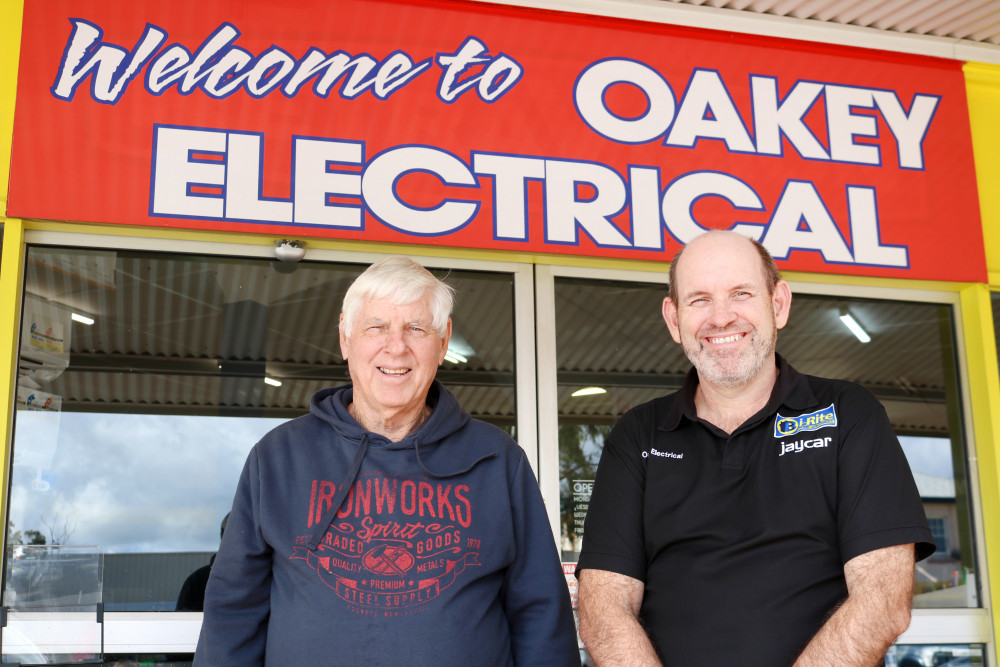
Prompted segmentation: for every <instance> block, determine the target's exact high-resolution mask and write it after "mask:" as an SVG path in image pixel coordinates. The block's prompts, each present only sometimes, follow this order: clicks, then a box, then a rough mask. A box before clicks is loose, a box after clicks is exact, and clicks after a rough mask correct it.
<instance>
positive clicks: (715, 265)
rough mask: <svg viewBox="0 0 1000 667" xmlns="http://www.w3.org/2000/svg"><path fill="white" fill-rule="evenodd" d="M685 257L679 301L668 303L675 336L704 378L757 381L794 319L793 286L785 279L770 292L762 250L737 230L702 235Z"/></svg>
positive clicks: (726, 382) (733, 383)
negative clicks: (790, 288)
mask: <svg viewBox="0 0 1000 667" xmlns="http://www.w3.org/2000/svg"><path fill="white" fill-rule="evenodd" d="M679 262H680V264H679V265H678V267H677V274H676V280H677V283H678V284H677V285H676V288H677V303H674V302H673V301H671V300H670V299H669V298H668V299H666V300H665V301H664V305H663V317H664V319H665V320H666V322H667V326H668V327H669V329H670V334H671V336H672V337H673V339H674V340H675V341H676V342H678V343H680V344H681V346H682V347H683V348H684V353H685V354H687V357H688V359H690V360H691V363H692V364H694V367H695V368H696V369H697V370H698V374H699V376H700V378H701V381H702V382H708V383H711V384H716V385H719V386H723V387H739V386H742V385H745V384H747V383H749V382H751V381H752V380H754V379H755V378H756V377H758V375H759V374H760V372H761V369H763V368H764V367H765V365H766V364H768V363H771V364H773V363H774V347H775V343H776V341H777V333H778V329H780V328H781V327H783V326H785V323H786V322H787V321H788V305H789V301H790V298H791V295H790V292H789V291H788V288H787V285H785V283H784V282H782V281H779V284H778V285H777V287H776V288H775V291H774V293H773V294H769V293H768V286H767V283H766V279H765V275H764V269H763V265H762V263H761V259H760V255H759V254H758V253H757V250H756V249H755V248H754V247H753V245H751V244H750V242H749V241H747V240H746V239H745V238H742V237H740V236H738V235H737V234H732V233H722V234H720V233H712V234H706V235H703V236H700V237H698V238H697V239H695V240H694V241H692V242H691V243H690V244H688V246H687V247H686V248H685V249H684V252H683V254H682V255H681V258H680V260H679ZM786 295H787V298H786Z"/></svg>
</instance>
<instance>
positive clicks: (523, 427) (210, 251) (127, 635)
mask: <svg viewBox="0 0 1000 667" xmlns="http://www.w3.org/2000/svg"><path fill="white" fill-rule="evenodd" d="M235 238H236V237H234V239H235ZM244 238H254V239H257V238H258V237H249V236H246V237H244ZM264 241H265V242H266V243H267V245H264V244H263V243H261V242H258V243H243V242H239V241H219V240H187V239H164V238H155V239H150V238H144V237H142V236H138V235H136V236H127V235H121V236H119V235H111V234H90V233H81V232H66V231H55V230H50V229H44V230H26V231H25V235H24V245H23V251H24V256H25V257H26V256H27V251H28V250H29V249H30V248H31V247H32V246H49V247H59V246H62V247H67V248H69V247H72V248H81V249H93V250H109V249H110V250H123V251H124V250H127V251H136V252H150V253H163V254H173V253H179V254H189V255H190V254H194V255H202V256H206V257H219V258H245V259H270V260H274V259H275V256H274V247H273V245H270V242H271V241H270V239H264ZM380 250H382V248H380ZM414 250H415V249H413V248H410V247H408V246H406V247H399V248H392V247H387V248H385V249H384V251H381V252H376V251H372V250H370V249H365V248H361V249H359V250H349V251H348V250H339V249H329V248H323V247H314V248H309V251H308V257H309V260H310V261H314V262H329V263H350V264H370V263H373V262H375V261H377V260H379V259H382V258H384V257H386V256H389V255H393V254H407V255H410V256H411V257H413V258H414V259H416V260H417V261H419V262H420V263H421V264H423V265H425V266H427V267H428V268H430V269H431V270H435V271H447V270H448V269H455V270H468V271H478V272H492V273H503V274H506V275H509V276H511V277H512V283H513V294H512V299H513V313H512V315H513V317H514V330H513V331H512V332H511V335H512V336H514V345H515V351H514V354H515V359H514V367H515V369H514V372H515V385H514V391H515V405H516V411H517V414H516V424H517V434H518V444H519V445H520V446H521V448H522V449H524V451H525V454H526V455H527V457H528V460H529V462H530V464H531V466H532V469H533V470H534V471H535V474H536V477H537V474H538V470H539V467H538V466H539V457H538V440H537V434H538V427H537V409H536V388H535V381H534V377H535V354H534V350H533V348H532V346H531V345H530V344H526V343H530V340H531V338H532V337H533V336H534V330H535V322H534V317H535V307H534V294H533V291H534V272H533V269H532V265H531V264H528V263H523V262H510V261H497V260H494V259H488V260H482V259H475V258H467V257H461V258H460V257H449V256H443V255H434V254H425V253H421V252H413V251H414ZM18 284H19V287H20V289H21V299H22V300H23V298H24V284H23V282H19V283H18ZM335 307H336V306H335ZM22 316H23V313H20V312H19V313H18V320H20V317H22ZM19 332H20V327H19V326H18V327H17V334H16V335H19ZM18 343H19V341H18ZM13 384H14V381H13V380H12V386H13ZM5 464H6V465H7V466H8V467H9V466H10V465H11V464H12V459H9V458H8V460H7V461H6V462H5ZM3 502H4V508H3V509H4V513H5V514H6V513H7V510H8V504H9V502H10V494H9V492H5V493H4V495H3ZM556 502H557V503H558V497H557V499H556ZM202 617H203V613H202V612H169V613H162V612H135V611H122V612H103V613H101V612H99V611H80V612H66V611H61V612H44V611H15V610H10V611H9V612H8V621H9V623H8V626H7V627H9V628H16V629H17V630H18V632H20V633H21V634H23V635H25V637H26V638H27V639H29V640H31V641H32V643H33V644H34V646H35V648H36V649H37V650H38V652H41V653H43V654H45V653H53V654H55V653H71V652H77V651H78V650H79V649H80V648H83V649H84V650H91V649H93V648H94V647H98V646H99V647H100V652H101V653H103V654H104V655H109V654H117V653H132V654H142V653H164V652H166V653H193V652H194V650H195V647H196V646H197V642H198V635H199V632H200V629H201V622H202ZM5 629H6V628H4V629H0V632H3V630H5ZM70 640H72V641H74V642H75V641H77V640H79V641H78V643H74V644H70V643H68V641H70ZM0 646H3V647H4V651H6V650H7V647H8V642H7V641H4V640H3V639H2V638H0ZM74 647H76V648H74Z"/></svg>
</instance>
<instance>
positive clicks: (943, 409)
mask: <svg viewBox="0 0 1000 667" xmlns="http://www.w3.org/2000/svg"><path fill="white" fill-rule="evenodd" d="M665 293H666V286H665V285H660V284H640V283H628V282H612V281H594V280H585V279H575V278H556V282H555V303H556V347H557V364H558V394H559V462H560V475H561V479H560V491H561V493H560V517H561V520H560V524H561V547H562V552H563V560H564V561H567V562H574V561H576V560H577V558H578V556H579V550H580V546H581V542H582V536H583V518H584V516H585V515H586V510H587V504H588V502H589V498H590V488H591V484H592V483H593V479H594V473H595V471H596V468H597V463H598V460H599V458H600V453H601V449H602V446H603V442H604V438H605V437H606V436H607V434H608V432H609V431H610V428H611V426H612V425H613V424H614V423H615V421H616V420H617V419H618V418H619V417H620V416H621V415H622V414H623V413H624V412H625V411H626V410H628V409H629V408H631V407H633V406H635V405H639V404H640V403H643V402H646V401H649V400H651V399H653V398H655V397H658V396H662V395H664V394H667V393H670V392H672V391H674V390H676V389H678V388H679V387H680V385H681V383H682V382H683V379H684V376H685V373H686V372H687V370H688V369H689V368H690V363H689V362H688V360H687V358H686V357H685V356H684V353H683V351H682V350H681V348H680V346H679V345H676V344H675V343H674V342H673V341H672V340H671V338H670V335H669V332H668V331H667V328H666V325H665V324H664V322H663V319H662V317H661V315H660V312H661V304H662V300H663V297H664V296H665ZM845 313H850V314H851V315H852V316H853V317H854V318H855V320H856V321H857V322H859V323H860V324H861V326H862V327H863V328H864V329H865V330H866V331H867V333H868V335H869V336H870V341H869V342H866V343H862V342H861V340H860V339H859V338H858V337H856V336H855V334H853V333H852V332H851V331H849V330H848V328H846V327H845V326H844V324H842V322H841V319H840V316H841V315H842V314H845ZM778 352H779V353H780V354H781V355H783V356H784V357H785V358H786V359H787V360H788V361H789V362H790V363H791V364H792V365H793V366H795V367H796V368H797V369H798V370H799V371H800V372H803V373H807V374H811V375H818V376H823V377H829V378H839V379H845V380H851V381H853V382H856V383H859V384H861V385H862V386H864V387H866V388H867V389H869V390H870V391H871V392H872V393H873V394H875V396H876V397H877V398H878V399H879V400H880V401H881V402H882V404H883V405H884V406H885V408H886V411H887V412H888V414H889V418H890V420H891V422H892V425H893V428H894V430H895V432H896V434H897V435H898V436H899V439H900V441H901V443H902V446H903V450H904V452H905V453H906V456H907V459H908V461H909V462H910V466H911V469H912V471H913V474H914V477H915V479H916V482H917V486H918V489H919V490H920V493H921V497H922V498H923V501H924V508H925V511H926V513H927V516H928V518H929V519H930V523H931V526H932V529H933V530H934V531H935V532H934V535H935V538H936V539H937V540H938V544H939V549H938V552H937V553H935V554H934V555H933V556H932V557H931V558H929V559H927V560H925V561H922V562H921V563H920V564H919V565H918V567H917V571H916V581H915V583H916V597H915V599H914V606H915V607H974V606H978V605H979V598H978V587H977V583H976V577H975V559H974V557H973V554H974V550H973V541H972V531H971V528H970V526H971V521H970V515H969V506H970V503H969V498H968V495H967V489H968V469H967V466H966V456H965V444H964V436H963V429H962V424H961V418H960V409H959V408H960V397H959V392H958V378H957V370H956V357H955V347H954V333H953V316H952V311H951V308H950V306H944V305H938V304H928V303H907V302H897V301H883V300H870V299H854V298H841V297H829V296H816V295H810V294H802V293H796V294H795V298H794V299H793V302H792V309H791V318H790V320H789V322H788V325H787V326H786V327H785V328H784V329H783V330H782V331H780V332H779V334H778Z"/></svg>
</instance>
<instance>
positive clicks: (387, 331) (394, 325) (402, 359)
mask: <svg viewBox="0 0 1000 667" xmlns="http://www.w3.org/2000/svg"><path fill="white" fill-rule="evenodd" d="M431 323H432V314H431V308H430V306H429V304H428V299H427V297H426V296H424V297H423V298H421V299H420V300H418V301H415V302H413V303H410V304H406V305H397V304H393V303H389V302H388V301H385V300H369V301H366V302H365V303H364V304H363V305H362V307H361V309H360V311H359V312H358V314H357V317H355V319H354V330H353V331H351V332H350V334H351V335H350V336H347V335H346V334H345V332H343V331H342V332H341V334H340V351H341V354H342V355H343V356H344V358H345V359H346V360H347V367H348V369H349V370H350V373H351V381H352V382H353V384H354V399H353V400H354V402H355V404H357V407H358V408H359V409H360V410H362V411H363V412H364V413H365V414H368V415H372V416H378V417H379V418H381V419H384V420H389V419H393V418H400V417H401V418H406V417H407V416H410V415H417V414H419V413H420V411H421V410H422V409H423V406H424V404H425V402H426V399H427V392H428V390H429V389H430V386H431V383H432V382H433V381H434V376H435V375H436V374H437V369H438V366H439V365H440V364H441V362H442V361H443V360H444V354H445V352H446V351H447V350H448V339H449V338H450V337H451V322H450V321H449V323H448V330H447V331H445V332H437V331H435V330H434V329H433V327H432V324H431Z"/></svg>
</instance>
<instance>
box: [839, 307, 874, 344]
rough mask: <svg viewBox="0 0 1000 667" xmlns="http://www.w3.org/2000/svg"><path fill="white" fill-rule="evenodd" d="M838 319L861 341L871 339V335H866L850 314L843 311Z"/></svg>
mask: <svg viewBox="0 0 1000 667" xmlns="http://www.w3.org/2000/svg"><path fill="white" fill-rule="evenodd" d="M840 321H841V322H843V323H844V326H845V327H847V328H848V329H850V330H851V333H852V334H854V335H855V336H857V337H858V340H860V341H861V342H862V343H867V342H869V341H871V339H872V337H871V336H869V335H868V332H867V331H865V330H864V329H862V328H861V325H860V324H858V321H857V320H856V319H854V318H853V317H851V314H850V313H848V312H846V311H845V312H844V313H843V314H842V315H841V316H840Z"/></svg>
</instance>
